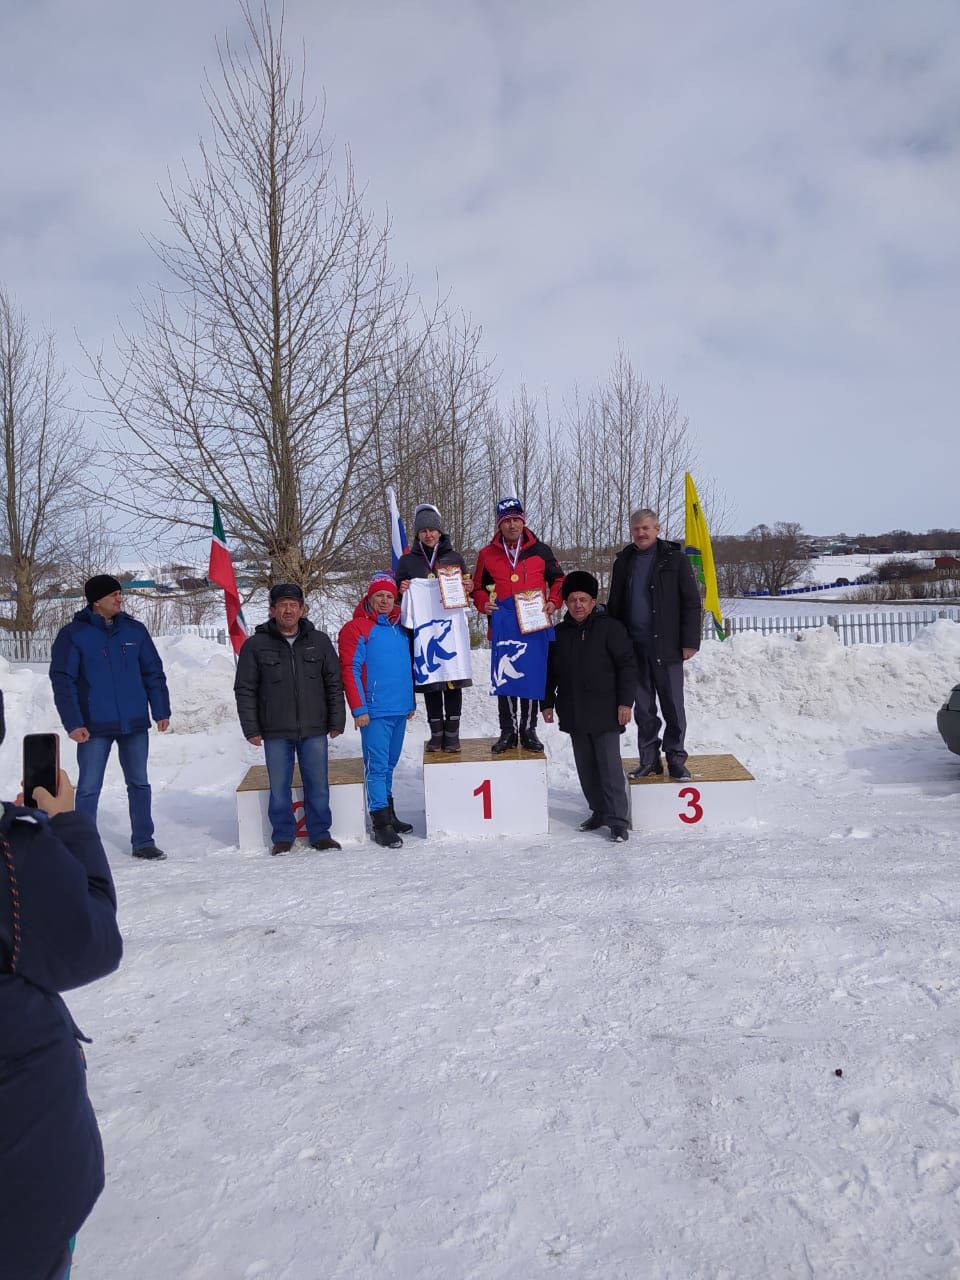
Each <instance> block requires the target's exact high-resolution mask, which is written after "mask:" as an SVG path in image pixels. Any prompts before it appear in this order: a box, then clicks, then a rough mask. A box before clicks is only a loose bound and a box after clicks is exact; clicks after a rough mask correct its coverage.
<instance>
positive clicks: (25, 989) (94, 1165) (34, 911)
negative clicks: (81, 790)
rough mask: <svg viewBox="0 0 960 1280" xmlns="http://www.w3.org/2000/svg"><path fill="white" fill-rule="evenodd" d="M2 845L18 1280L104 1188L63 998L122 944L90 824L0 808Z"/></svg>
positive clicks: (10, 1218)
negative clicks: (60, 993) (63, 992)
mask: <svg viewBox="0 0 960 1280" xmlns="http://www.w3.org/2000/svg"><path fill="white" fill-rule="evenodd" d="M0 837H2V838H3V840H5V841H6V842H7V845H8V848H6V849H5V850H4V852H3V854H0V1185H2V1187H3V1194H2V1195H0V1278H2V1280H22V1278H23V1277H36V1276H45V1275H46V1274H47V1272H48V1271H49V1269H50V1268H51V1267H52V1266H53V1264H54V1263H55V1262H56V1260H57V1258H58V1257H59V1255H60V1254H61V1253H62V1252H63V1250H64V1249H65V1247H66V1244H67V1241H68V1240H69V1239H70V1237H71V1236H72V1235H74V1234H75V1233H76V1232H77V1231H78V1230H79V1229H80V1227H81V1226H82V1224H83V1222H84V1220H85V1219H86V1217H87V1215H88V1214H89V1212H90V1210H91V1209H92V1208H93V1206H94V1204H95V1202H96V1199H97V1197H98V1196H99V1194H100V1192H101V1191H102V1190H103V1177H104V1174H103V1148H102V1146H101V1144H100V1134H99V1131H98V1129H97V1120H96V1117H95V1115H94V1113H93V1108H92V1106H91V1105H90V1099H89V1098H88V1096H87V1084H86V1068H85V1066H84V1061H83V1055H82V1053H81V1050H80V1046H79V1044H78V1043H77V1041H78V1039H80V1038H82V1037H81V1035H80V1032H79V1031H78V1030H77V1027H76V1025H75V1023H74V1021H73V1019H72V1018H71V1016H70V1013H69V1012H68V1010H67V1007H66V1005H65V1004H64V1003H63V1000H62V999H61V998H60V995H59V994H58V993H59V992H61V991H69V990H71V989H72V988H74V987H82V986H84V985H86V983H88V982H93V981H95V979H97V978H102V977H104V976H105V975H106V974H108V973H112V972H113V970H114V969H116V967H117V965H118V964H119V963H120V957H121V954H122V951H123V944H122V941H121V938H120V932H119V930H118V928H117V900H116V895H115V893H114V888H113V880H112V879H111V876H110V868H109V866H108V864H107V859H106V855H105V854H104V851H103V846H102V844H101V843H100V837H99V836H98V835H97V831H96V827H95V826H94V824H93V822H92V821H91V819H90V818H89V817H87V815H86V814H82V813H64V814H59V815H58V816H57V817H55V818H53V819H48V818H47V817H46V815H45V814H42V813H38V812H37V811H36V810H33V809H18V808H16V807H15V806H14V805H12V804H4V805H3V809H2V816H0ZM14 904H16V906H15V905H14ZM15 922H16V923H15ZM18 936H19V946H18V944H17V937H18Z"/></svg>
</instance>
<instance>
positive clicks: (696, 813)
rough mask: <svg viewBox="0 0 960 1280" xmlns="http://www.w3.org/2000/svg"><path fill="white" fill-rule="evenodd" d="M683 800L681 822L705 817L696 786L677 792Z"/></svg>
mask: <svg viewBox="0 0 960 1280" xmlns="http://www.w3.org/2000/svg"><path fill="white" fill-rule="evenodd" d="M474 795H476V792H474ZM677 795H678V796H679V797H680V799H681V800H686V802H687V809H688V810H689V812H688V813H678V814H677V817H678V818H679V819H680V821H681V822H690V823H693V822H699V821H700V819H701V818H702V817H703V805H702V804H701V803H700V792H699V791H698V790H697V788H696V787H684V788H683V789H682V790H680V791H678V792H677Z"/></svg>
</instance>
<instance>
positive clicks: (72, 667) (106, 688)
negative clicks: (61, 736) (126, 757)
mask: <svg viewBox="0 0 960 1280" xmlns="http://www.w3.org/2000/svg"><path fill="white" fill-rule="evenodd" d="M50 683H51V684H52V685H53V700H54V702H55V703H56V704H57V711H58V712H59V714H60V719H61V721H62V722H63V727H64V728H65V729H66V731H67V733H72V732H73V730H74V729H81V728H86V729H88V730H89V731H90V733H91V735H92V736H93V737H95V738H100V737H118V736H120V735H121V734H125V733H140V732H142V731H143V730H144V729H149V728H150V714H151V712H152V713H153V718H154V720H169V719H170V695H169V693H168V692H167V678H166V676H165V675H164V674H163V663H162V662H161V661H160V655H159V653H157V650H156V646H155V645H154V643H153V641H152V640H151V639H150V633H149V631H147V628H146V627H145V626H144V625H143V623H142V622H138V621H137V620H136V618H131V616H130V614H129V613H123V612H120V613H118V614H117V615H116V617H115V618H114V619H113V623H112V624H111V625H110V626H109V627H108V626H107V624H106V621H105V620H104V618H102V617H101V616H100V614H99V613H94V612H93V610H92V609H90V608H87V609H81V610H80V611H79V613H76V614H74V618H73V621H72V622H69V623H67V625H66V626H65V627H62V628H61V629H60V632H59V633H58V635H57V638H56V639H55V640H54V642H53V650H52V651H51V654H50Z"/></svg>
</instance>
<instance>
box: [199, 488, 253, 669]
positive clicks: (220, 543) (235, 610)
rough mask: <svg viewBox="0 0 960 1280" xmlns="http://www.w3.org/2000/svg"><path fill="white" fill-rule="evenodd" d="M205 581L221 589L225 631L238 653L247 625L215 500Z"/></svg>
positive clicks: (244, 638)
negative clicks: (224, 605) (208, 563)
mask: <svg viewBox="0 0 960 1280" xmlns="http://www.w3.org/2000/svg"><path fill="white" fill-rule="evenodd" d="M207 580H208V581H209V582H214V583H216V585H217V586H218V587H222V588H223V599H224V603H225V604H226V606H227V630H228V631H229V632H230V643H231V644H232V645H233V651H234V653H239V652H240V650H241V648H242V647H243V642H244V640H246V638H247V624H246V623H245V622H244V620H243V610H242V609H241V608H240V594H239V592H238V591H237V579H236V577H235V576H234V572H233V560H232V559H231V558H230V552H229V550H228V548H227V543H226V539H225V538H224V536H223V521H222V520H221V519H220V508H219V507H218V506H217V503H216V499H214V503H213V537H212V538H211V539H210V567H209V569H207Z"/></svg>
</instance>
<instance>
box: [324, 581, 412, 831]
mask: <svg viewBox="0 0 960 1280" xmlns="http://www.w3.org/2000/svg"><path fill="white" fill-rule="evenodd" d="M337 644H338V648H339V651H340V671H341V674H342V676H343V691H344V693H345V694H346V697H347V705H348V706H349V708H350V711H351V713H352V715H353V719H354V723H355V724H356V726H357V728H358V729H359V730H360V742H361V745H362V749H363V768H364V773H365V775H366V788H367V808H368V809H369V811H370V819H371V821H372V822H373V836H374V839H375V840H376V842H377V844H380V845H383V846H384V847H385V848H388V849H399V848H400V846H401V845H402V844H403V841H402V840H401V839H400V835H399V833H400V832H406V831H412V830H413V827H412V826H411V825H410V823H409V822H401V821H400V820H399V818H398V817H397V815H396V812H395V810H394V807H393V771H394V769H395V767H396V764H397V761H398V760H399V759H400V752H401V751H402V750H403V739H404V734H405V733H406V728H407V721H408V720H409V719H410V718H411V717H412V716H413V714H414V701H413V658H412V655H411V650H410V637H409V635H408V634H407V632H406V631H405V630H404V629H403V628H402V627H401V626H400V609H399V608H398V606H397V584H396V582H395V581H394V580H393V577H392V575H390V574H388V573H377V574H375V575H374V577H373V579H372V580H371V582H370V585H369V587H368V588H367V594H366V595H365V596H364V598H363V599H362V600H361V601H360V603H359V604H358V605H357V607H356V609H355V610H354V614H353V617H352V618H351V620H350V621H349V622H348V623H346V625H345V626H344V627H343V628H342V629H341V631H340V635H339V638H338V642H337Z"/></svg>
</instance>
